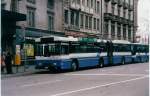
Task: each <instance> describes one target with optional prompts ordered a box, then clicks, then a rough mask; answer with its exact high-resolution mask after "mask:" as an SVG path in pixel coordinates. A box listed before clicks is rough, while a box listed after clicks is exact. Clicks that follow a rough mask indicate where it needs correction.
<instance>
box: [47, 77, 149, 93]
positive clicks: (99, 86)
mask: <svg viewBox="0 0 150 96" xmlns="http://www.w3.org/2000/svg"><path fill="white" fill-rule="evenodd" d="M145 78H147V76H143V77H139V78H134V79H129V80H124V81H120V82H113V83H108V84H104V85H98V86H93V87H89V88H83V89H78V90H73V91H67V92H63V93H58V94H54V95H50V96H63V95H68V94H72V93H77V92H81V91H88V90H92V89H96V88H101V87H105V86H110V85H115V84H121V83H126V82H130V81H135V80H140V79H145Z"/></svg>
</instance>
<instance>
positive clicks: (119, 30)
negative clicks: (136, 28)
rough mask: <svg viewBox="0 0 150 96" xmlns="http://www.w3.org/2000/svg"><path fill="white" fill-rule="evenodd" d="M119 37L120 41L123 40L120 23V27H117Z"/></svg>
mask: <svg viewBox="0 0 150 96" xmlns="http://www.w3.org/2000/svg"><path fill="white" fill-rule="evenodd" d="M117 31H118V32H117V36H118V39H121V25H120V24H119V23H118V26H117Z"/></svg>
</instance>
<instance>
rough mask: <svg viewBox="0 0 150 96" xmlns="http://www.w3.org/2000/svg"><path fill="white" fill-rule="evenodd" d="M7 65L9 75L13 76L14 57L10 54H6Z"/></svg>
mask: <svg viewBox="0 0 150 96" xmlns="http://www.w3.org/2000/svg"><path fill="white" fill-rule="evenodd" d="M5 64H6V70H7V74H12V56H11V54H10V52H8V53H7V54H6V57H5Z"/></svg>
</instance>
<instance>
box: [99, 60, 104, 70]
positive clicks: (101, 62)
mask: <svg viewBox="0 0 150 96" xmlns="http://www.w3.org/2000/svg"><path fill="white" fill-rule="evenodd" d="M98 67H99V68H103V67H104V60H103V59H102V58H101V59H99V64H98Z"/></svg>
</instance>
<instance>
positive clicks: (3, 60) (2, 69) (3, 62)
mask: <svg viewBox="0 0 150 96" xmlns="http://www.w3.org/2000/svg"><path fill="white" fill-rule="evenodd" d="M5 56H6V54H5V52H3V53H2V56H1V72H2V73H4V68H5Z"/></svg>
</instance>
